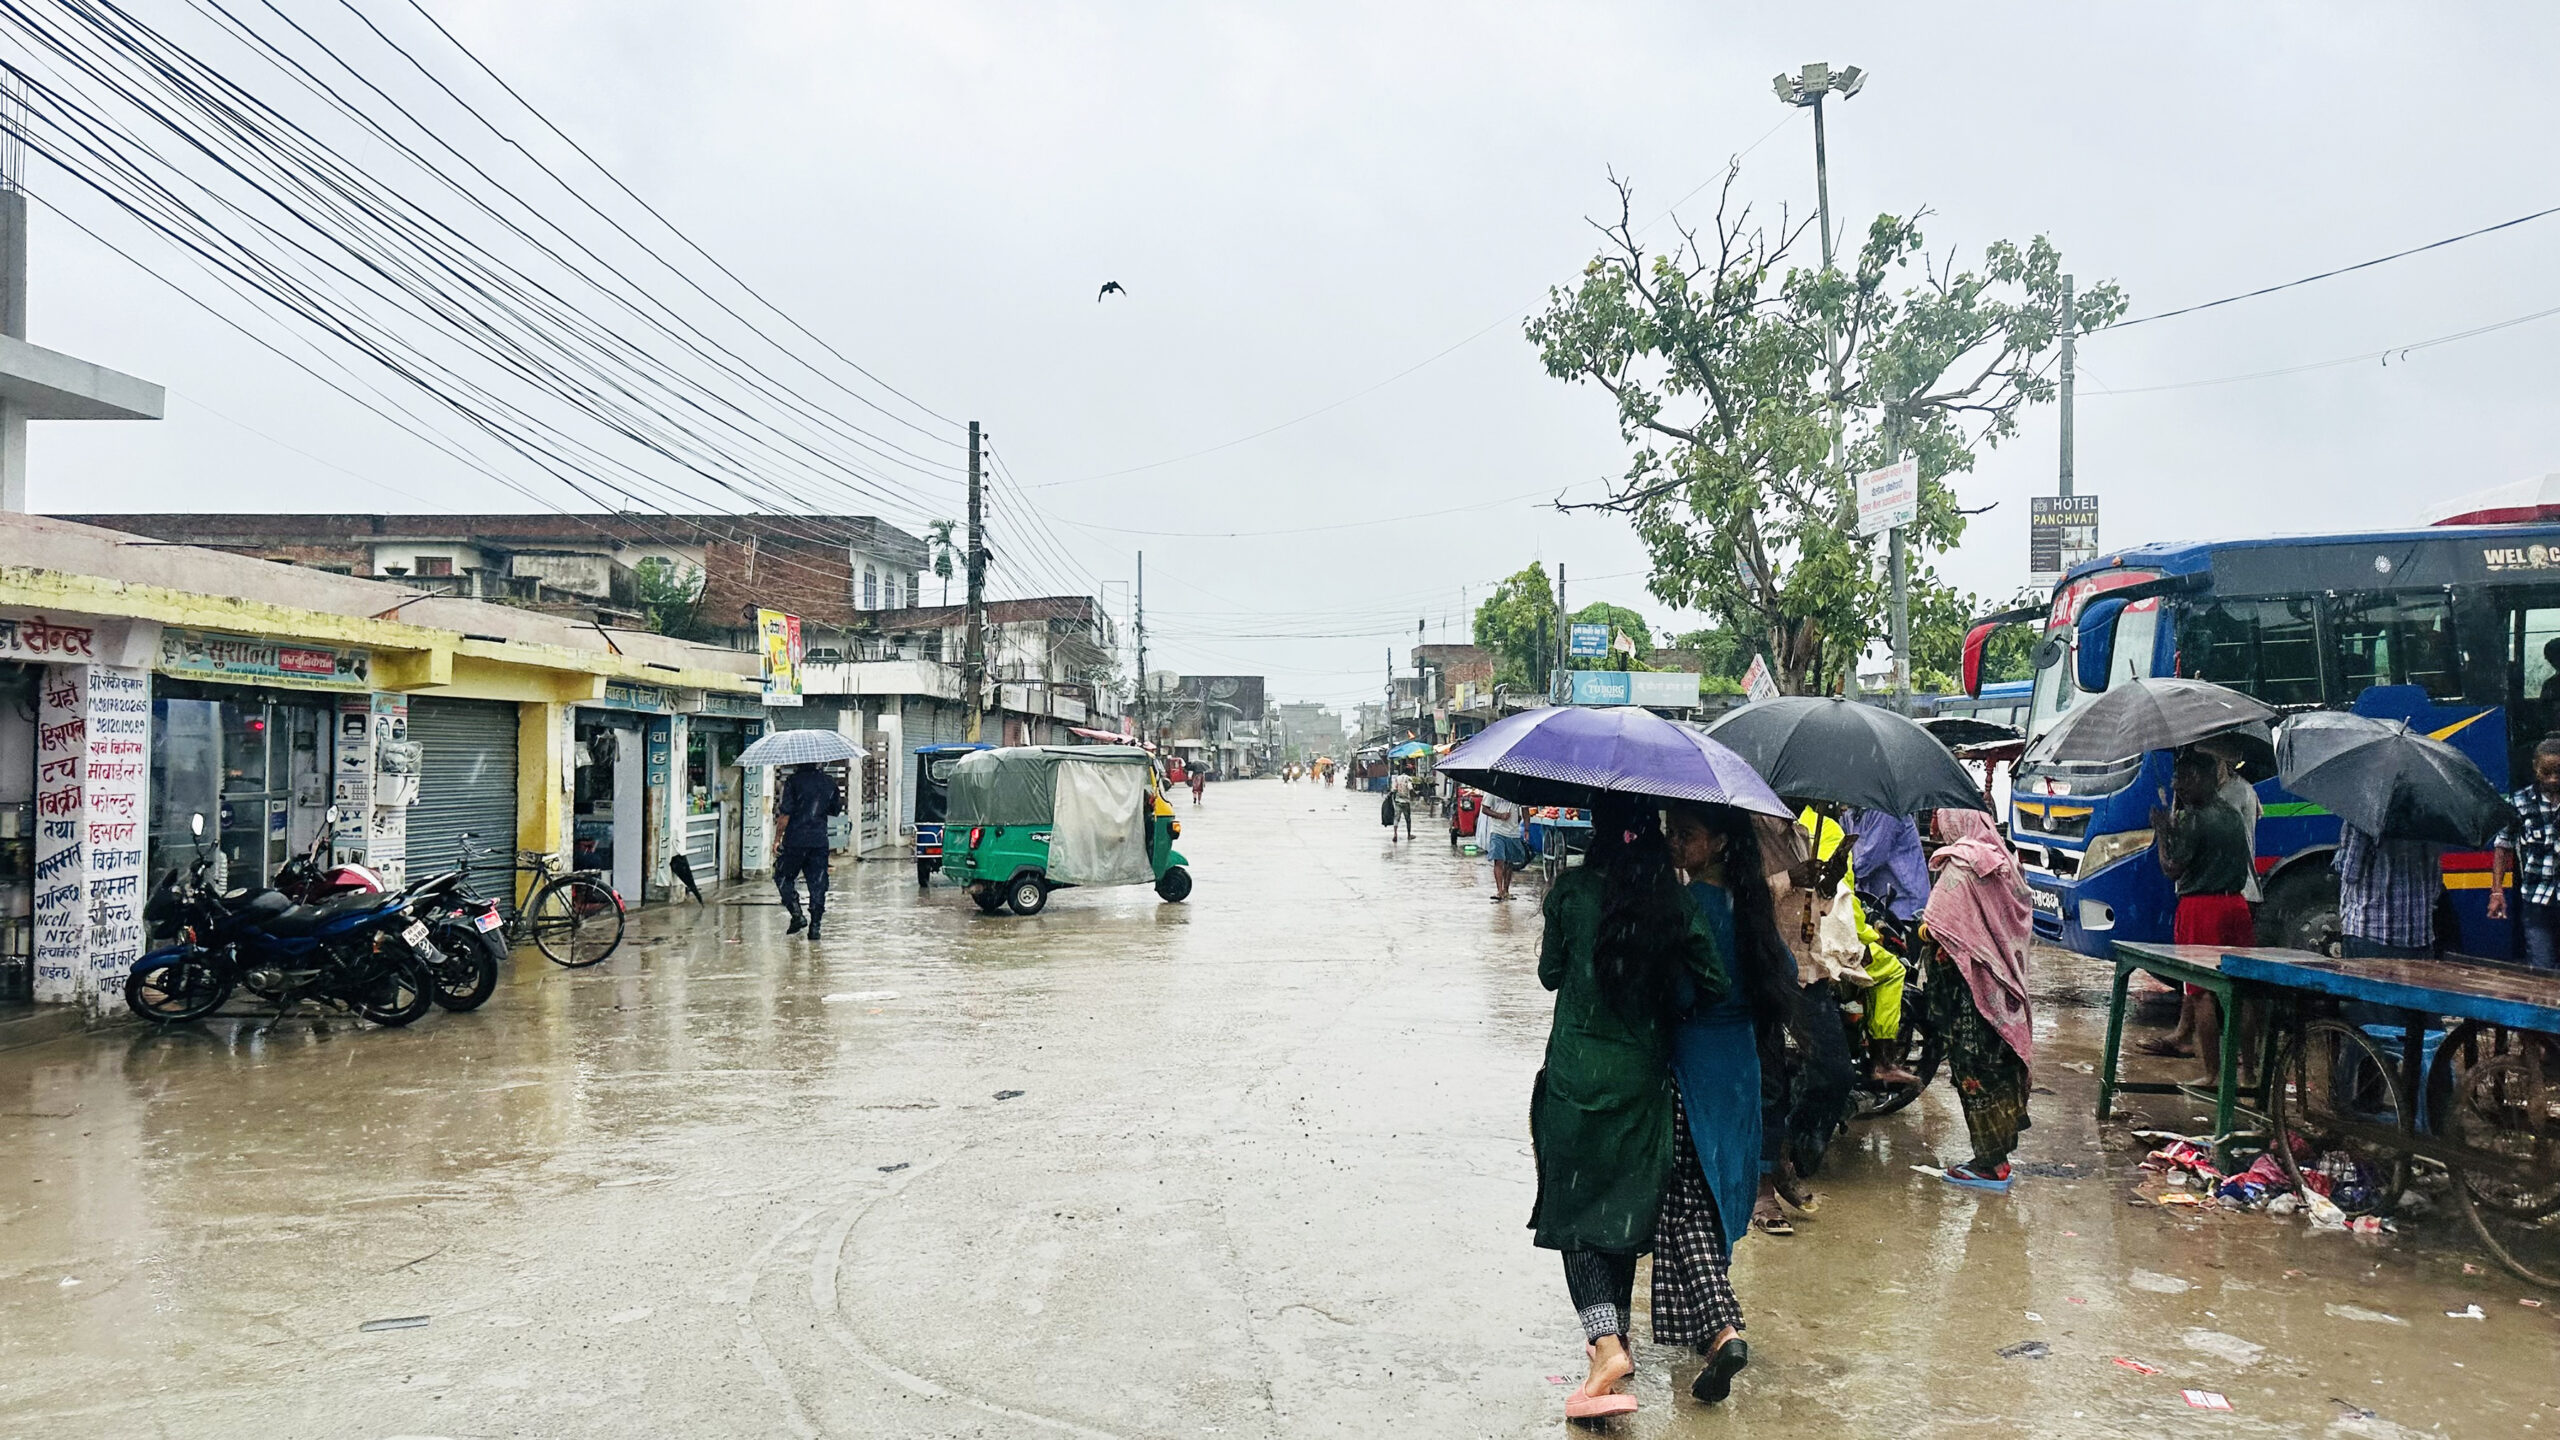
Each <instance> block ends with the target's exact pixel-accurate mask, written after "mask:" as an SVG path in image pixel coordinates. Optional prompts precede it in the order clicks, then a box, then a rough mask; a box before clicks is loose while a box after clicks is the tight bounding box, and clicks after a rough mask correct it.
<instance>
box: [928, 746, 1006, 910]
mask: <svg viewBox="0 0 2560 1440" xmlns="http://www.w3.org/2000/svg"><path fill="white" fill-rule="evenodd" d="M993 748H994V747H993V746H990V745H979V744H973V743H969V742H965V741H964V742H961V743H958V744H951V745H919V746H917V747H916V888H917V889H919V890H922V889H926V888H927V887H929V886H931V885H932V884H933V872H935V871H936V870H939V869H941V868H942V813H943V800H944V797H945V796H946V795H947V794H948V793H949V792H950V788H951V767H952V766H954V765H957V764H959V763H960V757H961V756H963V755H971V754H975V753H976V752H978V751H980V750H990V749H993Z"/></svg>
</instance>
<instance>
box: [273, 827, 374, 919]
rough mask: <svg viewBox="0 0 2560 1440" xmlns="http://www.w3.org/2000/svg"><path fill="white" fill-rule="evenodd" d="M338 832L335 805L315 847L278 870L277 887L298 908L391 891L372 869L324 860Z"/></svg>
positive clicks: (314, 840)
mask: <svg viewBox="0 0 2560 1440" xmlns="http://www.w3.org/2000/svg"><path fill="white" fill-rule="evenodd" d="M337 830H338V809H337V807H336V806H334V805H333V806H331V807H330V808H329V814H328V819H327V821H326V823H324V824H323V825H321V827H320V834H319V835H318V836H317V837H316V838H314V839H313V840H312V842H311V848H310V849H309V850H308V851H306V852H304V853H303V854H300V855H296V856H294V857H293V858H292V859H290V860H287V861H286V862H284V864H283V866H282V867H281V868H279V869H278V870H277V871H276V880H275V886H276V888H277V889H278V890H281V891H283V892H284V894H285V898H287V899H289V900H291V901H293V902H294V903H295V904H297V905H312V904H317V903H318V902H320V901H322V900H326V899H328V898H329V897H330V896H332V895H352V894H356V893H358V892H360V891H379V890H384V889H388V888H389V887H388V886H385V885H384V884H383V883H382V876H381V875H380V874H378V873H377V872H375V871H374V870H373V868H372V867H370V866H366V865H357V864H352V863H350V864H343V865H339V864H331V863H329V862H327V861H324V860H322V859H321V858H320V857H321V855H322V854H323V853H324V852H326V851H327V850H328V848H329V842H330V840H331V838H332V837H334V836H335V835H336V833H337Z"/></svg>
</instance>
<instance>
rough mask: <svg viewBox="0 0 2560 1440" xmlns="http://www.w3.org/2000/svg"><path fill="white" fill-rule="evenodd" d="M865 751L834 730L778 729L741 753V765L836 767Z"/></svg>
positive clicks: (739, 758)
mask: <svg viewBox="0 0 2560 1440" xmlns="http://www.w3.org/2000/svg"><path fill="white" fill-rule="evenodd" d="M860 758H862V752H861V751H860V750H857V749H855V748H854V745H853V742H852V741H850V740H847V739H846V738H844V737H843V736H841V735H839V734H837V733H836V732H834V731H833V730H776V731H774V732H773V733H772V734H770V735H767V736H766V737H764V738H763V739H761V740H758V741H757V742H756V743H754V744H753V745H750V746H748V747H747V748H746V749H744V750H742V751H740V752H739V753H738V763H739V764H741V765H832V764H834V763H835V762H836V761H838V760H858V759H860Z"/></svg>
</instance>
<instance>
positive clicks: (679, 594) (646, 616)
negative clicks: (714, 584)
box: [632, 555, 710, 640]
mask: <svg viewBox="0 0 2560 1440" xmlns="http://www.w3.org/2000/svg"><path fill="white" fill-rule="evenodd" d="M632 581H633V584H632V590H633V600H634V603H635V604H636V605H637V606H638V607H639V610H640V617H641V620H642V623H644V624H646V625H647V626H648V627H649V628H650V629H651V630H654V631H656V632H657V633H659V634H661V635H672V636H674V637H676V638H677V639H679V640H703V639H708V638H710V637H709V636H708V635H707V634H706V633H705V632H704V628H703V625H702V588H703V574H702V572H701V571H699V570H696V569H694V568H693V567H692V566H690V565H681V564H677V563H675V562H673V561H670V560H667V559H665V558H664V557H661V556H657V555H652V556H649V557H648V558H647V559H644V560H642V561H641V562H640V564H639V565H638V566H637V567H636V568H634V570H633V571H632Z"/></svg>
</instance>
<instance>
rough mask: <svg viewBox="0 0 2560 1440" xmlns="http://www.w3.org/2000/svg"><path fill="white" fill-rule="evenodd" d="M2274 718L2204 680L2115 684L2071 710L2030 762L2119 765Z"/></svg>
mask: <svg viewBox="0 0 2560 1440" xmlns="http://www.w3.org/2000/svg"><path fill="white" fill-rule="evenodd" d="M2275 718H2276V711H2275V708H2274V707H2273V706H2270V705H2264V704H2261V703H2259V702H2258V701H2256V700H2253V699H2251V698H2249V697H2248V696H2246V695H2243V694H2241V693H2240V692H2239V691H2237V690H2233V689H2229V688H2227V687H2225V686H2221V685H2216V684H2214V683H2212V682H2211V681H2208V680H2181V679H2177V678H2174V677H2169V676H2160V677H2155V678H2151V679H2144V680H2119V681H2117V682H2116V683H2114V684H2113V685H2110V686H2108V687H2107V688H2106V691H2105V692H2104V693H2103V694H2101V695H2099V696H2098V698H2096V699H2094V700H2083V701H2081V702H2080V703H2079V704H2077V705H2074V706H2072V707H2071V710H2070V712H2069V713H2067V714H2065V715H2064V716H2063V717H2062V721H2061V723H2060V724H2057V725H2055V726H2054V727H2053V728H2052V729H2051V730H2049V731H2047V732H2046V733H2045V737H2044V738H2043V739H2042V740H2040V741H2038V742H2037V744H2036V746H2035V748H2034V751H2033V754H2032V756H2031V757H2030V758H2033V759H2037V760H2123V759H2128V758H2130V757H2132V756H2135V755H2140V754H2143V753H2145V752H2147V751H2152V750H2175V749H2177V748H2179V747H2180V746H2184V745H2193V744H2194V743H2196V742H2197V741H2199V740H2203V739H2207V738H2209V737H2212V736H2217V735H2224V734H2228V733H2229V732H2232V731H2235V730H2239V729H2241V728H2242V727H2244V726H2249V725H2263V724H2266V723H2268V722H2271V721H2273V720H2274V719H2275Z"/></svg>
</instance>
